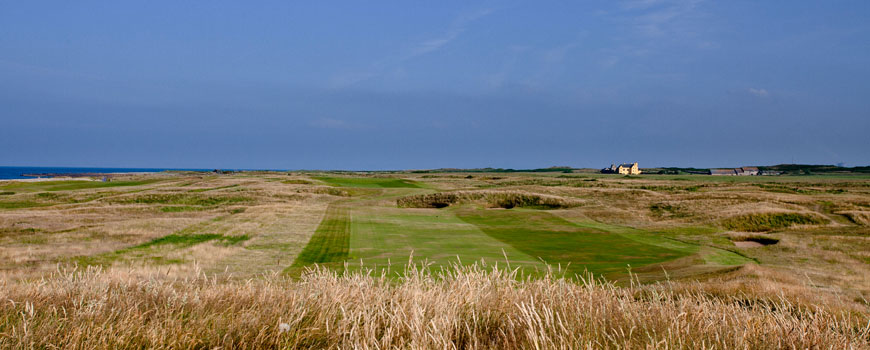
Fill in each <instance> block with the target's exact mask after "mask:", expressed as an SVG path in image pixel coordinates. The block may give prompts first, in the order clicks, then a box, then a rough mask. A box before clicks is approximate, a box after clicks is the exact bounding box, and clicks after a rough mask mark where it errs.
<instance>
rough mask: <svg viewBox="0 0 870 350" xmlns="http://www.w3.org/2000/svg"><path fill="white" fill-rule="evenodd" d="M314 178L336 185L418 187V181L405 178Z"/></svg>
mask: <svg viewBox="0 0 870 350" xmlns="http://www.w3.org/2000/svg"><path fill="white" fill-rule="evenodd" d="M314 179H317V180H320V181H323V182H326V183H328V184H330V185H332V186H336V187H359V188H418V187H420V186H417V183H415V182H413V181H409V180H405V179H394V178H386V177H326V176H318V177H314Z"/></svg>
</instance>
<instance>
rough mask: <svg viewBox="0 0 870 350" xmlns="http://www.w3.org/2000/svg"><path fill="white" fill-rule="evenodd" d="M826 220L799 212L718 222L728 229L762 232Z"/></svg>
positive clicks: (822, 222)
mask: <svg viewBox="0 0 870 350" xmlns="http://www.w3.org/2000/svg"><path fill="white" fill-rule="evenodd" d="M825 223H827V221H826V220H824V219H822V218H819V217H817V216H815V215H810V214H800V213H763V214H748V215H741V216H736V217H732V218H728V219H725V220H722V221H721V222H720V224H721V225H722V227H725V228H727V229H729V230H736V231H748V232H764V231H771V230H776V229H781V228H786V227H790V226H794V225H822V224H825Z"/></svg>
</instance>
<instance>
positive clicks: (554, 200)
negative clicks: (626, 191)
mask: <svg viewBox="0 0 870 350" xmlns="http://www.w3.org/2000/svg"><path fill="white" fill-rule="evenodd" d="M469 202H483V203H485V204H486V205H488V206H490V207H494V208H505V209H511V208H517V207H520V208H534V209H558V208H572V207H576V206H578V205H580V202H578V201H574V200H570V199H566V198H562V197H557V196H549V195H541V194H535V193H528V192H520V191H454V192H438V193H430V194H421V195H414V196H406V197H401V198H399V199H397V200H396V205H398V206H399V207H401V208H444V207H447V206H450V205H453V204H459V203H469Z"/></svg>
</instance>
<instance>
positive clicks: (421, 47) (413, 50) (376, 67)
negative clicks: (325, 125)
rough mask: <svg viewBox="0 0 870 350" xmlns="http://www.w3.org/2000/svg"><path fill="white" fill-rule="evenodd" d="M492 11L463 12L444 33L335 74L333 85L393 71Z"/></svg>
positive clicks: (442, 44) (441, 45) (462, 31)
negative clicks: (364, 67) (364, 66)
mask: <svg viewBox="0 0 870 350" xmlns="http://www.w3.org/2000/svg"><path fill="white" fill-rule="evenodd" d="M492 12H493V9H483V10H480V11H476V12H471V13H464V14H461V15H459V16H457V17H456V18H454V19H453V22H452V23H451V24H450V25H449V26H448V27H447V29H446V31H445V32H444V34H442V35H440V36H437V37H434V38H429V39H426V40H422V41H420V42H418V43H417V44H415V45H412V46H411V47H410V48H408V49H406V50H404V53H400V54H399V55H398V57H395V56H394V57H393V58H385V59H382V60H379V61H377V62H375V63H373V64H372V65H371V67H369V69H367V70H365V71H362V72H355V73H349V74H340V75H337V76H334V77H333V78H332V79H330V81H331V85H332V86H333V87H335V88H342V87H347V86H351V85H355V84H358V83H360V82H362V81H365V80H368V79H371V78H374V77H377V76H381V75H383V74H384V72H387V71H393V70H394V69H395V67H397V66H401V65H402V64H404V63H405V62H407V61H409V60H412V59H414V58H417V57H420V56H423V55H426V54H430V53H432V52H435V51H438V50H440V49H442V48H444V47H445V46H447V45H449V44H450V43H451V42H453V41H454V40H456V39H457V38H459V37H460V36H461V35H462V33H464V32H465V31H466V29H467V28H468V26H469V25H471V23H473V22H475V21H477V20H479V19H481V18H483V17H486V16H488V15H489V14H490V13H492Z"/></svg>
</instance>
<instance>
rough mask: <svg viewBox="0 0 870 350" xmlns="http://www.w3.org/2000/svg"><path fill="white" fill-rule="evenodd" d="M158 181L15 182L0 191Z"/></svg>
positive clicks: (119, 185) (66, 189)
mask: <svg viewBox="0 0 870 350" xmlns="http://www.w3.org/2000/svg"><path fill="white" fill-rule="evenodd" d="M159 181H160V180H159V179H146V180H139V181H108V182H102V181H78V180H76V181H43V182H15V183H11V184H6V185H3V186H0V189H2V190H13V189H14V190H18V191H26V192H35V191H74V190H84V189H91V188H107V187H128V186H141V185H147V184H152V183H155V182H159Z"/></svg>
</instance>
